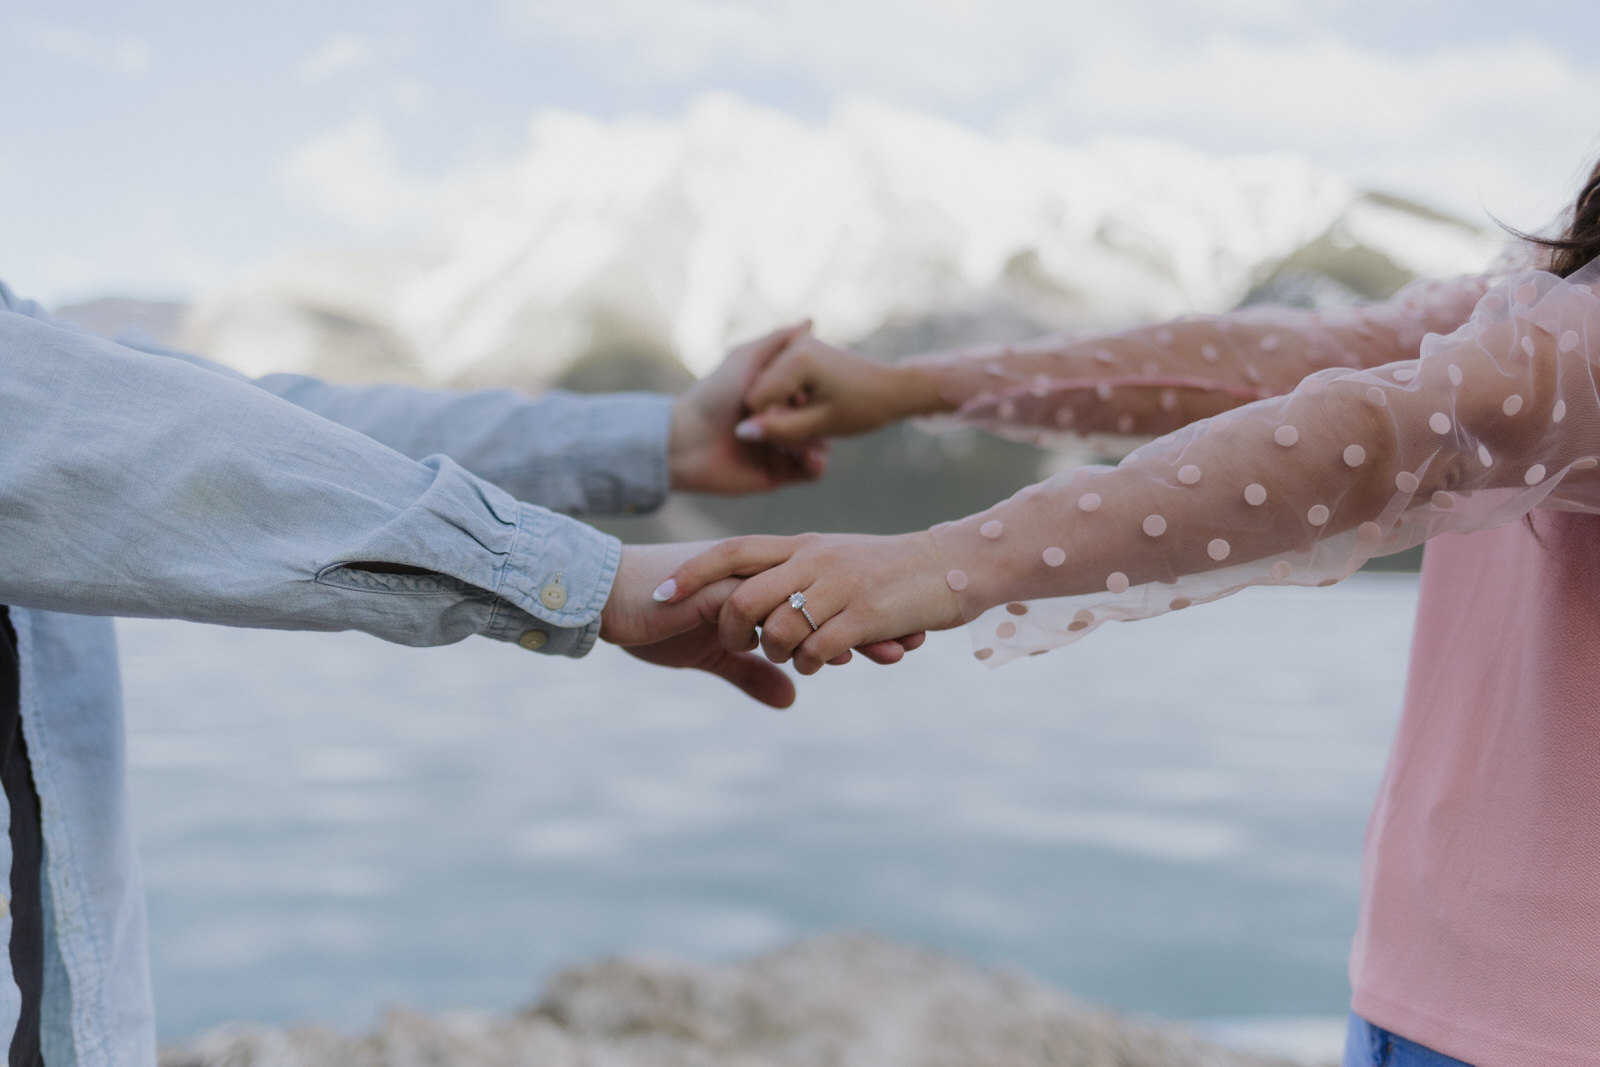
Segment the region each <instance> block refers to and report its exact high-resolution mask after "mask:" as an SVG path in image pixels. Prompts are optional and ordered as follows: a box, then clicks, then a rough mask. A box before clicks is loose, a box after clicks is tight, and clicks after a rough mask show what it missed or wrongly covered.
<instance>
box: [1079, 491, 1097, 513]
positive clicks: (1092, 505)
mask: <svg viewBox="0 0 1600 1067" xmlns="http://www.w3.org/2000/svg"><path fill="white" fill-rule="evenodd" d="M1099 508H1100V494H1099V493H1085V494H1083V495H1082V496H1080V497H1079V498H1078V510H1079V511H1098V510H1099Z"/></svg>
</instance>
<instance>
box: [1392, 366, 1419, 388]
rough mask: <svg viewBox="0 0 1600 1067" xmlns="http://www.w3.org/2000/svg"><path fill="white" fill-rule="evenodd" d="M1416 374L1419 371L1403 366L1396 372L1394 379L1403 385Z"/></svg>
mask: <svg viewBox="0 0 1600 1067" xmlns="http://www.w3.org/2000/svg"><path fill="white" fill-rule="evenodd" d="M1416 376H1417V372H1416V371H1414V370H1412V369H1411V368H1409V367H1402V368H1400V369H1399V370H1397V371H1395V372H1394V380H1395V381H1397V382H1400V383H1401V384H1402V385H1403V384H1405V383H1406V382H1409V381H1411V380H1412V379H1413V378H1415V377H1416Z"/></svg>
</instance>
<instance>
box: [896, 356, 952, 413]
mask: <svg viewBox="0 0 1600 1067" xmlns="http://www.w3.org/2000/svg"><path fill="white" fill-rule="evenodd" d="M889 371H890V373H891V374H892V375H893V390H892V395H893V397H894V403H895V418H896V419H908V418H916V417H920V416H928V415H947V414H949V413H950V412H952V411H954V410H955V407H956V406H955V405H954V404H952V403H950V402H949V401H948V400H946V399H945V397H944V395H943V394H942V393H940V391H939V384H938V382H937V381H935V380H934V376H933V375H932V374H931V373H929V371H928V368H926V367H923V366H921V365H919V364H918V363H916V362H911V361H907V362H902V363H896V364H894V365H892V366H891V367H890V368H889Z"/></svg>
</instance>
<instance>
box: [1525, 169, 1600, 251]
mask: <svg viewBox="0 0 1600 1067" xmlns="http://www.w3.org/2000/svg"><path fill="white" fill-rule="evenodd" d="M1512 232H1513V233H1517V231H1515V230H1513V231H1512ZM1517 236H1518V237H1522V238H1524V239H1526V240H1529V241H1532V242H1533V243H1534V244H1536V245H1543V246H1544V247H1545V248H1548V249H1549V250H1550V268H1549V269H1550V273H1552V274H1556V275H1560V276H1561V277H1563V278H1565V277H1567V276H1568V275H1570V274H1572V273H1574V272H1575V271H1577V270H1578V268H1579V267H1582V266H1583V265H1584V264H1585V263H1588V262H1589V261H1590V260H1593V259H1595V258H1596V257H1600V163H1596V164H1595V167H1594V169H1593V170H1592V171H1590V172H1589V180H1588V181H1587V182H1585V183H1584V186H1583V191H1582V192H1580V193H1579V194H1578V201H1577V203H1575V204H1573V206H1572V216H1571V218H1570V220H1569V221H1568V223H1567V231H1566V233H1564V234H1562V235H1561V236H1560V237H1534V236H1532V235H1530V234H1525V233H1517Z"/></svg>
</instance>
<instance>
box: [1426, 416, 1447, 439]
mask: <svg viewBox="0 0 1600 1067" xmlns="http://www.w3.org/2000/svg"><path fill="white" fill-rule="evenodd" d="M1428 429H1430V430H1432V431H1433V432H1434V433H1440V434H1443V433H1449V432H1450V416H1449V415H1446V414H1445V413H1444V412H1442V411H1435V412H1434V413H1433V414H1432V415H1429V416H1428Z"/></svg>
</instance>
